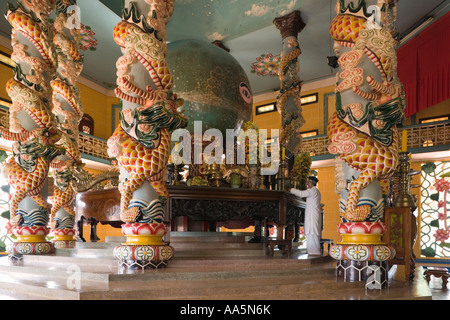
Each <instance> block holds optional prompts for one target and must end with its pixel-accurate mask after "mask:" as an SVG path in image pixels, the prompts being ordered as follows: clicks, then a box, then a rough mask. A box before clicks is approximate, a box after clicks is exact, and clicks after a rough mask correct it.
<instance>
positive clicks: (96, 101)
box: [78, 83, 119, 139]
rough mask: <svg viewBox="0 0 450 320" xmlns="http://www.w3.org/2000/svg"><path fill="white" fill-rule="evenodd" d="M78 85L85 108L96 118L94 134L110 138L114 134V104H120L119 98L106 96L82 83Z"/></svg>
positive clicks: (85, 110) (86, 111)
mask: <svg viewBox="0 0 450 320" xmlns="http://www.w3.org/2000/svg"><path fill="white" fill-rule="evenodd" d="M78 87H79V88H80V97H81V102H82V104H83V110H84V112H85V113H87V114H89V115H90V116H91V117H92V118H93V119H94V136H96V137H99V138H102V139H108V138H109V137H110V136H111V134H112V129H111V127H112V125H111V121H112V106H113V105H117V104H119V99H118V98H116V97H109V96H106V95H104V94H102V93H100V92H98V91H96V90H94V89H92V88H90V87H88V86H86V85H83V84H81V83H79V84H78Z"/></svg>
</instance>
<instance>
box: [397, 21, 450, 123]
mask: <svg viewBox="0 0 450 320" xmlns="http://www.w3.org/2000/svg"><path fill="white" fill-rule="evenodd" d="M397 59H398V67H397V74H398V77H399V78H400V81H401V82H402V84H403V87H404V89H405V92H406V103H407V105H406V109H405V115H406V116H407V117H408V116H410V115H413V114H415V113H417V112H418V111H419V110H422V109H425V108H428V107H431V106H433V105H435V104H438V103H439V102H441V101H444V100H447V99H450V12H447V13H446V14H445V15H444V16H442V17H441V18H440V19H439V20H437V21H435V22H434V23H433V24H431V25H430V26H429V27H427V28H426V29H425V30H424V31H422V32H421V33H420V34H419V35H418V36H416V37H415V38H413V39H411V40H409V41H408V42H406V43H405V44H404V45H403V46H401V47H400V48H399V49H398V50H397Z"/></svg>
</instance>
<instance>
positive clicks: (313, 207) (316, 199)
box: [291, 187, 322, 236]
mask: <svg viewBox="0 0 450 320" xmlns="http://www.w3.org/2000/svg"><path fill="white" fill-rule="evenodd" d="M291 193H292V194H294V195H296V196H297V197H299V198H306V208H305V235H306V234H314V235H319V236H320V235H321V234H322V209H321V203H320V201H321V195H320V191H319V189H317V187H311V188H309V189H307V190H298V189H294V188H292V189H291Z"/></svg>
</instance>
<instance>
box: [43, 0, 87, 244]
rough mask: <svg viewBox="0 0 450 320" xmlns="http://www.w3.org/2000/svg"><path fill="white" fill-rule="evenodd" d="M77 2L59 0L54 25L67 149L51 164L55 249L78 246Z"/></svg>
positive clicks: (56, 98) (56, 92)
mask: <svg viewBox="0 0 450 320" xmlns="http://www.w3.org/2000/svg"><path fill="white" fill-rule="evenodd" d="M75 4H76V1H75V0H72V1H61V0H58V1H57V4H56V19H55V22H54V24H53V26H54V30H55V34H54V37H53V42H54V44H55V47H56V51H57V59H58V68H57V70H56V77H55V78H54V79H53V80H52V81H51V87H52V92H53V95H52V101H53V113H54V114H55V116H56V120H57V122H58V129H59V130H60V131H61V135H62V137H61V140H60V141H59V144H60V145H61V146H62V147H64V148H65V150H66V153H65V154H64V155H61V156H58V157H56V158H55V160H53V162H52V163H51V169H52V173H53V178H54V193H53V197H51V199H52V209H51V214H50V227H51V228H52V230H51V232H52V234H53V235H54V240H53V243H54V245H55V247H56V248H72V247H74V246H75V242H76V239H75V238H74V235H75V229H74V224H75V210H74V199H75V196H76V192H75V190H74V188H73V186H72V183H73V181H74V176H73V168H74V166H81V165H82V162H81V153H80V150H79V148H78V125H79V123H80V120H81V118H82V117H83V107H82V104H81V101H80V91H79V88H78V86H77V79H78V76H79V75H80V73H81V70H82V69H83V56H82V55H81V54H80V52H79V29H77V28H79V27H80V26H77V24H76V23H74V22H76V21H75V19H74V18H75V17H73V16H71V13H70V12H68V9H69V7H70V6H72V5H75ZM72 12H73V11H72ZM72 14H73V13H72ZM78 24H79V21H78Z"/></svg>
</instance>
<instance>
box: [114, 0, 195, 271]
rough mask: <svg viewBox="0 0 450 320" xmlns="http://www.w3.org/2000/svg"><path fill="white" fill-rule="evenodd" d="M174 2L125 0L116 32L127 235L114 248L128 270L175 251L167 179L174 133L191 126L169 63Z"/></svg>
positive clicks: (118, 147) (162, 260) (159, 261)
mask: <svg viewBox="0 0 450 320" xmlns="http://www.w3.org/2000/svg"><path fill="white" fill-rule="evenodd" d="M174 4H175V1H174V0H167V1H163V0H146V1H144V0H140V1H136V2H133V1H125V7H124V9H123V15H122V20H121V21H120V22H119V23H118V24H117V25H116V26H115V28H114V31H113V36H114V40H115V41H116V43H117V44H118V45H119V46H120V48H121V50H122V53H123V55H122V56H121V57H120V58H119V59H118V60H117V63H116V67H117V88H116V89H115V92H116V96H117V97H118V98H120V99H121V101H122V111H121V113H120V123H119V125H118V126H117V128H116V130H115V131H114V133H113V135H112V136H111V137H110V138H109V139H108V154H109V156H110V157H111V158H115V159H117V162H118V165H119V168H120V170H121V173H122V174H121V176H120V184H119V190H120V193H121V199H120V217H121V220H122V221H123V222H124V224H123V225H122V233H123V234H124V235H125V236H126V237H127V241H126V242H125V243H123V244H122V245H120V246H118V247H116V248H115V250H114V255H115V257H116V258H117V259H118V260H119V264H120V265H121V267H122V268H144V269H145V268H158V267H163V266H166V265H167V261H168V260H170V259H171V258H172V256H173V254H174V252H173V248H172V247H171V246H170V245H168V244H167V243H165V242H164V240H163V238H164V235H165V234H166V232H167V230H166V223H167V221H165V203H166V200H167V198H168V191H167V189H166V186H165V184H164V181H163V173H164V170H165V169H166V166H167V162H168V159H169V154H170V144H171V132H172V131H174V130H175V129H177V128H184V127H186V125H187V118H186V117H185V116H184V115H183V114H182V113H181V112H180V111H179V110H180V109H179V108H180V107H181V106H182V104H183V100H182V99H178V98H177V96H176V94H174V93H173V92H172V87H173V79H172V75H171V73H170V71H169V68H168V66H167V62H166V55H167V46H166V24H167V23H168V22H169V19H170V17H171V16H172V13H173V10H174Z"/></svg>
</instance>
